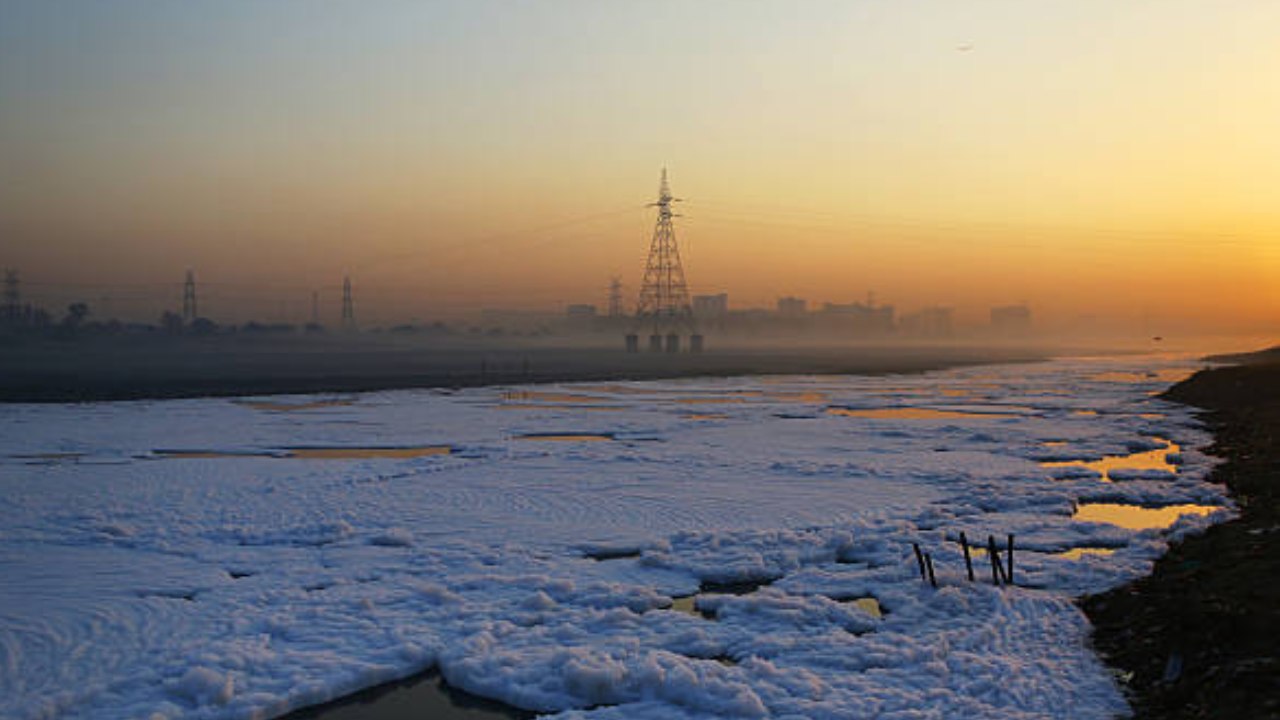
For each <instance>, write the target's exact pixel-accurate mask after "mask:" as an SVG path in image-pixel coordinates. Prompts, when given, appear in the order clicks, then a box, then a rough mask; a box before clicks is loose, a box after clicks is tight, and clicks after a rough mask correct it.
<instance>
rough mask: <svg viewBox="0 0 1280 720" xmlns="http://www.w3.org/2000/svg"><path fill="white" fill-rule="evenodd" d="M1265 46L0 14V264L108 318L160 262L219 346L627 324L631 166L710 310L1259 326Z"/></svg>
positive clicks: (1082, 2)
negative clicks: (846, 307)
mask: <svg viewBox="0 0 1280 720" xmlns="http://www.w3.org/2000/svg"><path fill="white" fill-rule="evenodd" d="M1277 48H1280V5H1278V4H1276V3H1273V2H1265V1H1262V0H1259V1H1256V2H1254V1H1248V0H1230V1H1228V2H1221V3H1213V4H1209V3H1201V2H1190V1H1186V2H1184V1H1179V0H1161V1H1138V0H1124V1H1119V2H1117V1H1114V0H1112V1H1104V0H1073V1H1072V2H1052V3H1035V4H1028V3H1019V2H1014V1H1012V0H1008V1H994V0H992V1H985V2H980V1H977V0H966V1H964V2H954V3H937V2H926V1H923V0H920V1H915V0H889V1H886V0H876V1H871V0H867V1H863V2H836V1H834V0H831V1H823V2H816V1H815V2H809V3H805V4H803V5H800V6H797V5H796V4H794V3H784V2H780V1H768V2H764V1H761V2H739V1H735V2H730V1H729V0H721V1H719V2H703V3H696V4H695V3H676V2H652V3H645V4H643V5H641V4H618V3H607V4H606V3H598V2H589V1H585V0H582V1H573V2H569V1H565V2H555V3H500V2H485V1H480V2H476V1H470V2H433V3H429V4H428V3H412V2H388V3H378V4H376V5H373V4H369V3H355V2H333V3H320V4H317V3H314V2H305V1H303V0H278V1H277V2H272V3H250V2H239V1H236V2H220V3H216V4H215V3H206V4H189V3H162V2H146V1H143V0H121V1H119V2H112V3H100V2H92V1H90V0H75V1H68V2H58V3H41V2H13V1H8V0H0V107H3V108H4V109H5V112H4V113H0V157H2V158H3V162H0V188H2V189H0V266H12V267H16V268H18V269H20V270H21V272H22V274H23V279H24V282H26V283H28V286H27V287H26V288H25V289H26V290H27V291H28V292H29V293H30V294H31V295H32V296H33V297H36V298H37V299H39V298H41V297H45V296H47V297H49V298H55V297H56V298H63V297H65V296H67V295H69V294H75V293H80V292H81V291H80V290H77V289H75V288H76V287H82V288H83V293H81V294H84V295H86V297H85V298H84V299H86V300H89V301H93V300H95V299H97V297H98V296H100V295H105V294H111V295H113V296H114V299H115V302H116V303H118V304H119V306H120V307H126V306H127V303H128V298H129V297H130V296H131V295H132V296H133V297H136V298H147V299H146V300H145V301H143V300H139V302H145V303H148V304H149V306H150V304H154V303H156V302H159V301H156V300H153V299H151V298H155V297H156V296H157V293H159V294H161V295H163V293H164V292H167V290H164V289H163V288H161V289H160V290H159V291H157V289H156V286H157V285H160V286H167V285H172V286H174V287H175V288H176V287H177V284H178V283H179V282H180V280H181V276H182V273H183V272H184V271H185V270H186V269H187V268H189V267H191V268H195V269H196V271H197V273H198V276H199V278H200V280H201V282H202V283H208V284H209V288H208V289H207V290H205V291H204V295H205V297H206V298H208V299H207V301H206V304H208V305H210V306H211V307H212V308H214V309H213V310H211V312H210V314H211V315H212V316H214V317H215V318H216V317H218V310H217V308H218V306H219V303H222V308H223V310H222V312H224V313H227V314H231V315H235V314H237V313H239V311H238V310H236V311H232V310H230V308H233V307H255V308H256V307H261V308H267V309H268V311H267V313H266V314H269V313H270V312H272V311H270V308H277V307H280V308H284V307H286V306H285V304H286V303H296V304H298V306H299V307H306V306H307V305H306V304H307V303H309V298H310V292H311V290H312V289H313V288H321V289H322V292H323V293H324V299H325V303H326V307H327V308H329V309H330V310H332V309H333V308H335V307H336V302H337V299H338V295H337V290H336V289H335V288H336V287H337V286H339V285H340V284H341V279H342V277H343V276H344V275H347V274H349V275H351V276H352V277H353V279H354V281H355V282H356V284H357V293H358V296H359V298H360V308H361V315H362V317H364V318H366V319H369V320H371V321H380V322H392V321H403V320H407V319H409V318H411V317H419V318H423V319H428V320H430V319H437V318H441V319H447V318H451V317H457V316H459V315H462V314H465V313H470V312H474V311H477V310H479V309H480V308H483V307H512V308H530V309H555V308H558V307H562V306H563V304H565V303H576V302H592V303H596V304H603V297H604V294H605V291H606V285H607V282H608V279H609V278H610V277H611V276H620V277H621V278H622V280H623V282H624V283H626V284H627V293H628V298H629V300H631V301H634V292H635V290H636V289H637V285H638V283H639V274H640V272H641V270H642V268H643V262H644V256H645V252H646V250H647V247H648V242H649V236H650V233H651V231H652V225H653V211H652V210H651V209H648V208H646V207H645V204H646V203H649V202H651V201H652V200H653V196H654V194H655V191H656V186H657V180H658V172H659V169H660V168H661V167H663V166H665V167H667V168H669V169H670V172H671V179H672V185H673V189H674V191H675V194H676V195H677V196H678V197H683V198H687V202H686V203H685V204H684V206H682V208H681V212H682V213H683V214H684V217H681V218H679V219H677V225H676V227H677V233H678V236H679V239H680V242H681V244H682V249H683V250H684V253H685V263H686V269H687V270H688V274H689V279H690V283H691V289H692V291H693V292H694V293H717V292H727V293H728V294H729V296H730V299H731V303H732V304H733V305H734V306H735V307H745V306H771V305H772V304H773V301H774V300H775V299H776V298H777V297H779V296H783V295H794V296H798V297H803V298H806V299H808V300H809V301H810V302H811V303H820V302H822V301H832V302H849V301H853V300H861V299H862V298H863V297H865V295H866V293H867V291H869V290H873V291H875V292H876V295H877V297H878V298H880V299H881V300H882V301H883V302H886V303H891V304H893V305H895V306H897V307H898V308H899V309H900V310H905V311H909V310H911V309H914V308H918V307H921V306H926V305H933V304H941V305H949V306H953V307H956V308H957V311H958V314H959V316H960V317H961V318H962V319H970V320H972V319H976V318H980V317H982V316H983V315H984V314H985V313H986V311H987V309H988V308H989V307H990V306H992V305H1006V304H1013V303H1019V302H1026V303H1028V304H1029V305H1030V306H1031V307H1032V308H1033V309H1034V311H1035V313H1036V316H1037V321H1038V322H1039V321H1043V322H1045V323H1048V324H1050V325H1053V324H1058V325H1070V324H1071V323H1072V322H1074V321H1075V319H1076V318H1079V317H1080V316H1086V315H1092V316H1098V317H1105V318H1112V319H1116V320H1117V321H1121V322H1135V323H1137V322H1138V321H1140V320H1142V319H1144V318H1145V319H1148V320H1150V319H1155V320H1158V321H1162V322H1168V323H1174V324H1181V325H1182V326H1187V327H1197V328H1200V329H1215V330H1216V331H1219V332H1257V331H1260V330H1274V328H1275V327H1276V325H1277V323H1276V319H1277V318H1278V317H1280V134H1277V132H1276V131H1275V128H1277V127H1280V95H1277V93H1276V92H1275V91H1274V81H1275V78H1276V77H1280V50H1277ZM39 283H54V284H64V283H65V284H68V285H45V286H43V287H42V286H41V285H40V284H39ZM76 284H80V285H76ZM68 288H70V289H68ZM175 292H176V291H175ZM219 297H221V298H222V299H221V300H219ZM175 298H180V296H178V295H175ZM151 309H152V310H158V309H159V305H155V307H154V308H151ZM139 313H140V314H144V315H147V316H150V315H151V313H150V312H148V313H141V311H140V310H139ZM1175 321H1176V323H1175Z"/></svg>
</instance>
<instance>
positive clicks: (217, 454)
mask: <svg viewBox="0 0 1280 720" xmlns="http://www.w3.org/2000/svg"><path fill="white" fill-rule="evenodd" d="M451 452H453V448H452V447H450V446H448V445H425V446H421V447H304V448H285V450H284V451H283V452H264V451H237V450H156V451H154V452H153V453H152V454H154V455H156V456H157V457H162V458H166V459H169V460H214V459H225V458H283V459H296V460H407V459H411V458H418V457H426V456H429V455H448V454H450V453H451Z"/></svg>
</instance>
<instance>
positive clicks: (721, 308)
mask: <svg viewBox="0 0 1280 720" xmlns="http://www.w3.org/2000/svg"><path fill="white" fill-rule="evenodd" d="M728 312H729V295H728V294H727V293H720V294H719V295H694V296H693V316H694V317H696V318H705V319H713V320H714V319H719V318H723V317H724V316H725V314H726V313H728Z"/></svg>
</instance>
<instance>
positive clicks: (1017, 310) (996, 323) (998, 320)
mask: <svg viewBox="0 0 1280 720" xmlns="http://www.w3.org/2000/svg"><path fill="white" fill-rule="evenodd" d="M991 331H992V332H994V333H997V334H1000V335H1025V334H1026V333H1028V332H1030V331H1031V308H1029V307H1027V306H1026V305H1005V306H1004V307H993V308H991Z"/></svg>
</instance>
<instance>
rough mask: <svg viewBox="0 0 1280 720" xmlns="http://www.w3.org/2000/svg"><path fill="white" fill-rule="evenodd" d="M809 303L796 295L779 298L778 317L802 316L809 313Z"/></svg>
mask: <svg viewBox="0 0 1280 720" xmlns="http://www.w3.org/2000/svg"><path fill="white" fill-rule="evenodd" d="M808 306H809V303H807V302H805V301H804V300H801V299H800V298H795V297H784V298H778V317H783V318H802V317H804V316H805V315H806V314H807V313H808V311H809V310H808Z"/></svg>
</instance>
